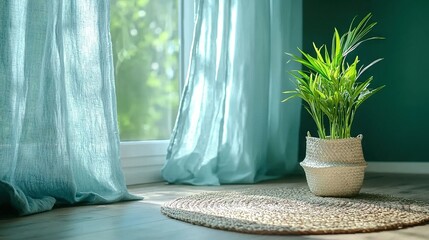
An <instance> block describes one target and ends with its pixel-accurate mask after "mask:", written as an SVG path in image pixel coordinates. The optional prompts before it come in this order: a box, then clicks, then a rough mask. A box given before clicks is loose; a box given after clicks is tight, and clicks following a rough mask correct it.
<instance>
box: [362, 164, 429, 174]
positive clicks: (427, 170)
mask: <svg viewBox="0 0 429 240" xmlns="http://www.w3.org/2000/svg"><path fill="white" fill-rule="evenodd" d="M366 172H374V173H407V174H429V162H368V167H367V168H366Z"/></svg>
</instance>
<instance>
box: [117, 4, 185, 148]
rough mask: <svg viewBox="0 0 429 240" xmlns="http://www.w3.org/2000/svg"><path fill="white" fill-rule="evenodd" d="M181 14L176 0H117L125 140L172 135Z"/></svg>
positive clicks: (121, 126)
mask: <svg viewBox="0 0 429 240" xmlns="http://www.w3.org/2000/svg"><path fill="white" fill-rule="evenodd" d="M178 13H179V10H178V1H177V0H176V1H175V0H135V1H132V0H116V1H112V5H111V24H110V28H111V29H110V30H111V36H112V44H113V58H114V67H115V81H116V93H117V108H118V124H119V129H120V137H121V141H130V140H131V141H141V140H164V139H168V138H169V137H170V134H171V130H172V128H173V125H174V121H175V119H176V113H177V108H178V105H179V104H178V103H179V34H178V21H179V17H178Z"/></svg>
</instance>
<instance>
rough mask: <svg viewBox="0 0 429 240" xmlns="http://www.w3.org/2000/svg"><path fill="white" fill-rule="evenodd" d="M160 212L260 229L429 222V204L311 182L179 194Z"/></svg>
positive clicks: (352, 228)
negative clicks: (338, 194) (344, 193)
mask: <svg viewBox="0 0 429 240" xmlns="http://www.w3.org/2000/svg"><path fill="white" fill-rule="evenodd" d="M161 212H162V213H163V214H165V215H167V216H169V217H171V218H174V219H178V220H182V221H185V222H189V223H192V224H197V225H202V226H206V227H211V228H217V229H223V230H231V231H237V232H245V233H257V234H332V233H362V232H374V231H382V230H392V229H400V228H404V227H409V226H415V225H421V224H425V223H429V204H428V203H423V202H418V201H412V200H407V199H403V198H397V197H393V196H388V195H379V194H369V193H361V194H359V195H358V196H356V197H354V198H332V197H317V196H315V195H313V194H312V193H311V192H310V191H309V190H308V189H306V188H286V187H264V188H258V189H246V190H241V191H222V192H208V193H201V194H196V195H191V196H187V197H182V198H178V199H176V200H174V201H172V202H169V203H166V204H164V206H162V207H161Z"/></svg>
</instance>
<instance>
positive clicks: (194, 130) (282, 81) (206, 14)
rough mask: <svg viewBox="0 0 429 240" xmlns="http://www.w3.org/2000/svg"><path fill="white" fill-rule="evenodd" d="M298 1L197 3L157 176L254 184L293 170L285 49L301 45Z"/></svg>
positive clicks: (296, 108) (294, 119) (293, 123)
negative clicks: (169, 134)
mask: <svg viewBox="0 0 429 240" xmlns="http://www.w3.org/2000/svg"><path fill="white" fill-rule="evenodd" d="M301 17H302V2H301V1H296V0H293V1H292V0H266V1H261V0H200V1H195V26H194V38H193V44H192V50H191V56H190V58H191V60H190V68H189V71H188V76H187V82H186V85H185V87H184V92H183V95H182V100H181V105H180V109H179V115H178V118H177V122H176V126H175V129H174V131H173V134H172V139H171V142H170V146H169V148H168V154H167V161H166V164H165V165H164V167H163V169H162V176H163V177H164V179H165V180H166V181H168V182H170V183H185V184H195V185H218V184H227V183H253V182H258V181H262V180H267V179H272V178H278V177H282V176H285V175H287V174H290V173H292V172H294V171H295V170H296V168H297V163H298V133H299V120H300V102H299V101H296V102H293V103H288V104H287V105H285V104H282V103H281V100H282V99H283V97H284V96H282V93H281V92H282V91H284V90H285V89H291V88H293V83H292V82H291V81H289V78H290V77H289V76H288V73H287V71H288V70H291V69H298V68H299V66H297V65H296V64H294V63H287V60H288V58H287V56H286V55H285V52H294V53H295V51H296V48H297V47H299V46H300V44H301V33H302V19H301Z"/></svg>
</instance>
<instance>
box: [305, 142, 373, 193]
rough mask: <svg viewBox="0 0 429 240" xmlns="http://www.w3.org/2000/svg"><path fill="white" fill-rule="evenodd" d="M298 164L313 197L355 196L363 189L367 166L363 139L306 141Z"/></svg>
mask: <svg viewBox="0 0 429 240" xmlns="http://www.w3.org/2000/svg"><path fill="white" fill-rule="evenodd" d="M300 164H301V166H302V167H303V168H304V171H305V175H306V178H307V183H308V186H309V188H310V191H311V192H312V193H314V194H315V195H318V196H331V197H348V196H354V195H356V194H358V193H359V191H360V189H361V187H362V183H363V178H364V173H365V168H366V166H367V164H366V162H365V159H364V157H363V152H362V135H359V136H358V137H356V138H347V139H320V138H314V137H307V149H306V156H305V159H304V161H302V162H301V163H300Z"/></svg>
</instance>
